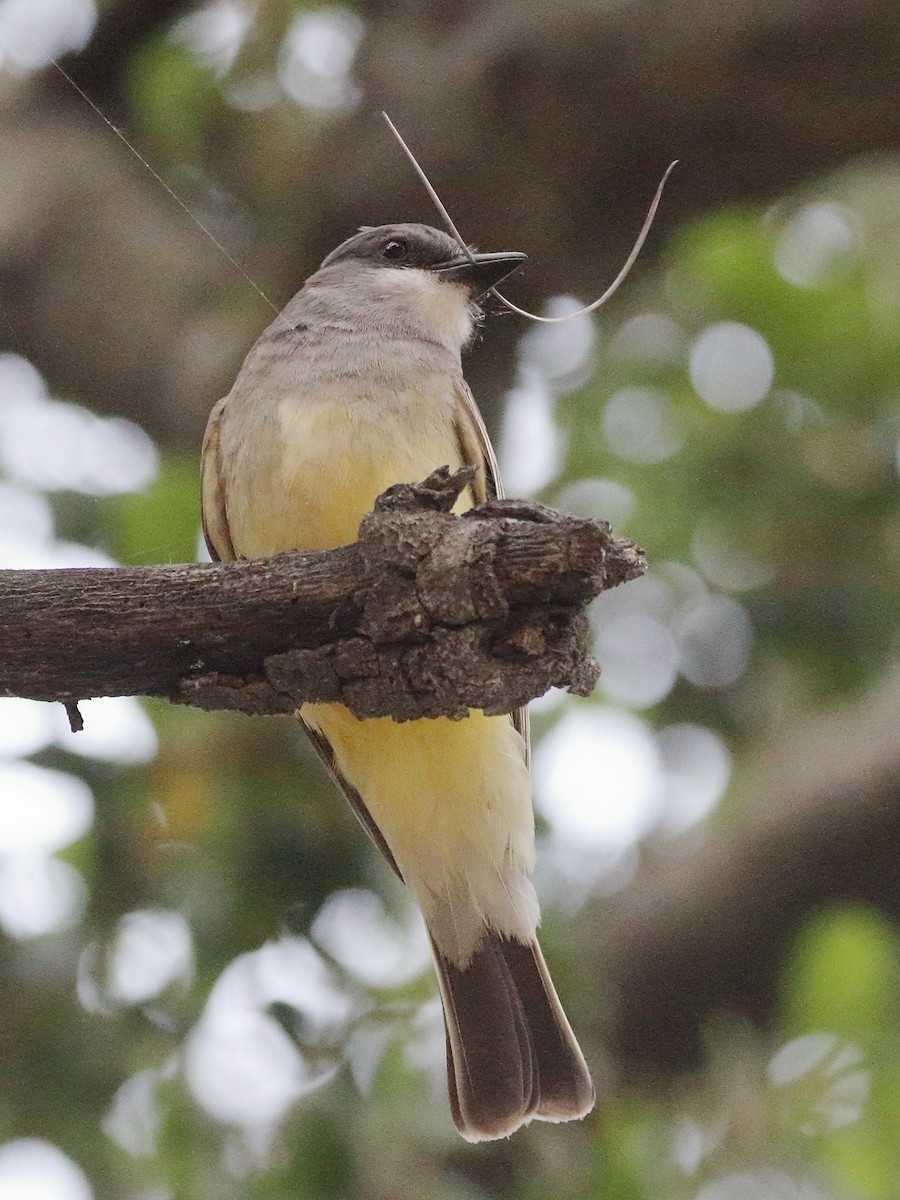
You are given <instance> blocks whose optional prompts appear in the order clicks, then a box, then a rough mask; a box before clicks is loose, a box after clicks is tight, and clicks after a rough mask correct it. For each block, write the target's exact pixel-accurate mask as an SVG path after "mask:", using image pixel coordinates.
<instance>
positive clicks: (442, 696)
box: [0, 467, 645, 720]
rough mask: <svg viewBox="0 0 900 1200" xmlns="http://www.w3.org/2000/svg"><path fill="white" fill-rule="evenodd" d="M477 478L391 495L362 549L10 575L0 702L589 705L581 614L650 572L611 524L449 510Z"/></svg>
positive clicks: (420, 707) (399, 714)
mask: <svg viewBox="0 0 900 1200" xmlns="http://www.w3.org/2000/svg"><path fill="white" fill-rule="evenodd" d="M473 473H474V468H471V467H464V468H462V469H461V470H459V471H457V472H456V473H455V474H452V475H451V474H450V472H449V470H448V469H447V468H442V469H441V470H439V471H436V472H435V473H434V474H433V475H431V476H430V477H429V478H428V479H427V480H426V481H425V482H424V483H421V484H415V485H412V484H402V485H398V486H396V487H393V488H390V489H389V490H388V491H387V492H385V493H384V495H383V496H381V497H380V498H379V500H378V501H377V502H376V506H375V511H374V512H373V513H371V514H370V515H369V516H367V517H366V518H365V520H364V521H363V523H362V525H361V526H360V532H359V541H357V542H355V543H354V544H353V545H351V546H342V547H339V548H338V549H336V550H330V551H325V552H320V553H315V554H285V555H279V556H277V557H275V558H271V559H256V560H251V561H243V562H236V563H225V564H188V565H178V566H164V567H134V568H115V567H114V568H100V569H78V570H66V571H5V572H0V628H3V629H6V630H8V631H10V632H8V633H7V635H6V637H5V639H4V640H5V644H4V645H3V648H2V653H0V663H2V666H0V693H3V694H6V695H18V696H27V697H31V698H33V699H37V700H58V701H61V702H62V703H64V704H66V705H67V707H68V708H69V710H70V714H71V713H72V711H73V705H74V704H75V703H77V701H78V700H79V699H80V698H82V697H86V696H114V695H166V696H170V697H171V698H172V699H173V700H175V701H176V702H178V703H182V704H192V705H195V706H198V707H201V708H210V709H213V708H230V709H238V710H240V711H243V712H250V713H277V712H290V711H292V710H293V709H295V708H296V707H297V705H298V704H299V703H301V702H302V701H313V700H317V701H340V702H342V703H343V704H346V705H347V707H348V708H350V709H351V711H352V712H354V713H356V715H357V716H360V717H371V716H392V717H395V718H396V719H398V720H409V719H412V718H415V717H435V716H457V717H458V716H462V715H464V714H465V712H466V711H467V710H468V709H469V708H481V709H484V710H485V711H486V712H491V713H497V712H510V711H512V710H513V709H515V708H517V707H518V706H519V705H521V704H524V703H526V702H527V701H528V700H529V699H531V698H533V697H534V696H537V695H540V694H542V693H543V692H545V691H546V690H547V689H548V688H549V687H552V686H557V687H568V688H569V689H570V690H571V691H574V692H576V693H578V694H580V695H587V694H589V693H590V691H591V689H592V688H593V686H594V683H595V682H596V678H597V674H598V668H597V667H596V665H595V664H594V662H593V661H592V660H591V658H590V656H589V653H588V649H587V646H588V626H587V619H586V616H585V613H584V607H585V605H586V604H587V602H588V601H589V600H590V599H591V598H592V597H593V596H596V595H597V594H598V593H599V592H600V591H602V590H603V589H605V588H609V587H614V586H615V585H616V584H618V583H622V582H624V581H626V580H628V579H633V578H635V577H637V576H638V575H640V574H642V573H643V571H644V569H645V563H644V559H643V556H642V552H641V551H640V550H638V549H637V548H636V547H635V546H634V544H633V543H632V542H628V541H622V540H619V539H616V538H613V537H612V535H611V533H610V530H609V526H608V525H606V524H605V523H603V522H595V521H581V520H577V519H575V518H574V517H569V516H565V515H563V514H560V513H555V512H553V511H552V510H550V509H547V508H544V507H542V506H541V505H529V504H523V503H521V502H518V501H492V502H490V503H488V504H483V505H481V506H480V507H479V508H477V509H473V510H471V511H470V512H467V513H465V514H464V515H463V516H456V515H454V514H453V513H452V512H451V511H450V510H451V509H452V506H453V504H454V502H455V500H456V499H457V497H458V496H459V494H460V493H461V491H462V490H463V489H464V488H465V487H466V485H467V484H468V483H469V481H470V480H471V478H472V476H473Z"/></svg>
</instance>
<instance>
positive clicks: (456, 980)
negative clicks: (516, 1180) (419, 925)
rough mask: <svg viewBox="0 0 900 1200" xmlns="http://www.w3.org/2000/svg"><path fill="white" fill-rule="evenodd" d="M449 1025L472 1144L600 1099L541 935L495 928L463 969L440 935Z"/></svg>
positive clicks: (462, 1117)
mask: <svg viewBox="0 0 900 1200" xmlns="http://www.w3.org/2000/svg"><path fill="white" fill-rule="evenodd" d="M432 948H433V950H434V958H435V964H436V966H437V973H438V979H439V981H440V988H441V999H442V1001H443V1004H444V1023H445V1025H446V1030H447V1075H448V1083H449V1088H450V1107H451V1109H452V1112H453V1119H454V1121H455V1122H456V1127H457V1129H458V1130H459V1132H460V1133H461V1134H462V1136H463V1137H464V1138H465V1139H466V1141H469V1142H483V1141H489V1140H491V1139H493V1138H502V1137H508V1136H509V1135H510V1134H511V1133H513V1132H515V1130H516V1129H518V1128H519V1126H520V1125H524V1124H525V1123H526V1122H527V1121H530V1120H532V1119H537V1120H539V1121H572V1120H575V1119H577V1118H579V1117H583V1116H585V1114H586V1113H588V1112H590V1110H591V1109H592V1108H593V1106H594V1086H593V1084H592V1083H591V1077H590V1075H589V1074H588V1069H587V1065H586V1064H585V1061H584V1055H583V1054H582V1053H581V1049H580V1047H579V1045H578V1043H577V1041H576V1040H575V1035H574V1034H573V1033H572V1030H571V1027H570V1026H569V1022H568V1020H567V1019H566V1014H565V1013H564V1012H563V1009H562V1005H561V1004H560V1002H559V997H558V996H557V994H556V989H555V988H554V986H553V981H552V980H551V979H550V975H549V972H548V971H547V964H546V963H545V962H544V956H543V954H542V953H541V948H540V946H539V945H538V944H537V942H536V941H531V942H529V943H528V944H525V943H523V942H519V941H515V940H513V939H509V940H507V939H505V938H502V937H501V936H500V935H499V934H497V933H494V932H493V931H491V930H488V931H487V933H486V935H485V938H484V940H483V941H482V943H481V945H480V946H479V947H478V949H477V950H476V951H475V954H474V955H473V956H472V958H471V960H470V961H469V963H468V964H467V965H466V966H465V967H463V968H460V967H458V966H456V965H455V964H454V963H453V962H452V961H451V960H450V959H448V958H447V957H445V956H444V955H442V954H441V952H440V950H438V948H437V946H436V945H435V944H434V940H433V939H432Z"/></svg>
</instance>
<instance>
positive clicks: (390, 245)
mask: <svg viewBox="0 0 900 1200" xmlns="http://www.w3.org/2000/svg"><path fill="white" fill-rule="evenodd" d="M405 253H406V242H401V241H399V240H397V239H396V238H392V239H391V240H390V241H389V242H385V243H384V245H383V246H382V247H381V257H382V258H390V259H398V258H402V257H403V256H404V254H405Z"/></svg>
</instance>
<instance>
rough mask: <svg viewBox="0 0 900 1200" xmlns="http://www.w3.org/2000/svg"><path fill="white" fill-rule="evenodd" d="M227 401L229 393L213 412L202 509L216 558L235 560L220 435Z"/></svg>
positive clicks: (204, 457)
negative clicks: (229, 524)
mask: <svg viewBox="0 0 900 1200" xmlns="http://www.w3.org/2000/svg"><path fill="white" fill-rule="evenodd" d="M227 401H228V397H227V396H225V397H223V398H222V399H221V400H220V401H219V403H218V404H217V405H216V406H215V408H214V409H213V410H212V412H211V413H210V414H209V421H208V422H207V424H206V433H205V434H204V435H203V451H202V454H201V457H200V510H201V513H202V515H203V536H204V538H205V539H206V547H207V549H208V550H209V554H210V557H211V558H212V560H213V562H232V561H233V560H234V559H235V558H237V555H236V554H235V552H234V546H233V545H232V541H231V533H230V531H229V529H228V514H227V512H226V511H225V481H224V479H223V477H222V456H221V451H220V445H219V435H220V433H221V429H222V420H223V418H224V416H225V405H226V403H227Z"/></svg>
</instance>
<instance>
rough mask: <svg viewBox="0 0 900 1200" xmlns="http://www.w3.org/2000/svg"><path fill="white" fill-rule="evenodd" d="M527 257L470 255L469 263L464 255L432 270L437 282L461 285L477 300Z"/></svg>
mask: <svg viewBox="0 0 900 1200" xmlns="http://www.w3.org/2000/svg"><path fill="white" fill-rule="evenodd" d="M527 257H528V255H527V254H521V253H520V252H519V251H518V250H501V251H500V252H499V253H498V254H473V255H472V258H471V259H470V258H468V257H467V256H466V255H465V254H459V255H457V256H456V258H451V259H448V260H447V262H444V263H438V265H437V266H436V267H435V268H434V270H435V271H437V274H438V278H439V279H442V280H444V281H445V282H446V283H462V284H465V286H466V287H468V288H470V289H471V292H472V295H473V298H475V299H477V298H478V297H479V296H483V295H484V294H485V292H489V291H490V290H491V288H492V287H496V286H497V284H498V283H502V282H503V280H504V279H506V278H507V277H508V276H510V275H512V274H513V272H514V271H518V269H519V267H521V265H522V264H523V263H524V262H525V260H526V258H527ZM473 259H474V262H473V261H472V260H473Z"/></svg>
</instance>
